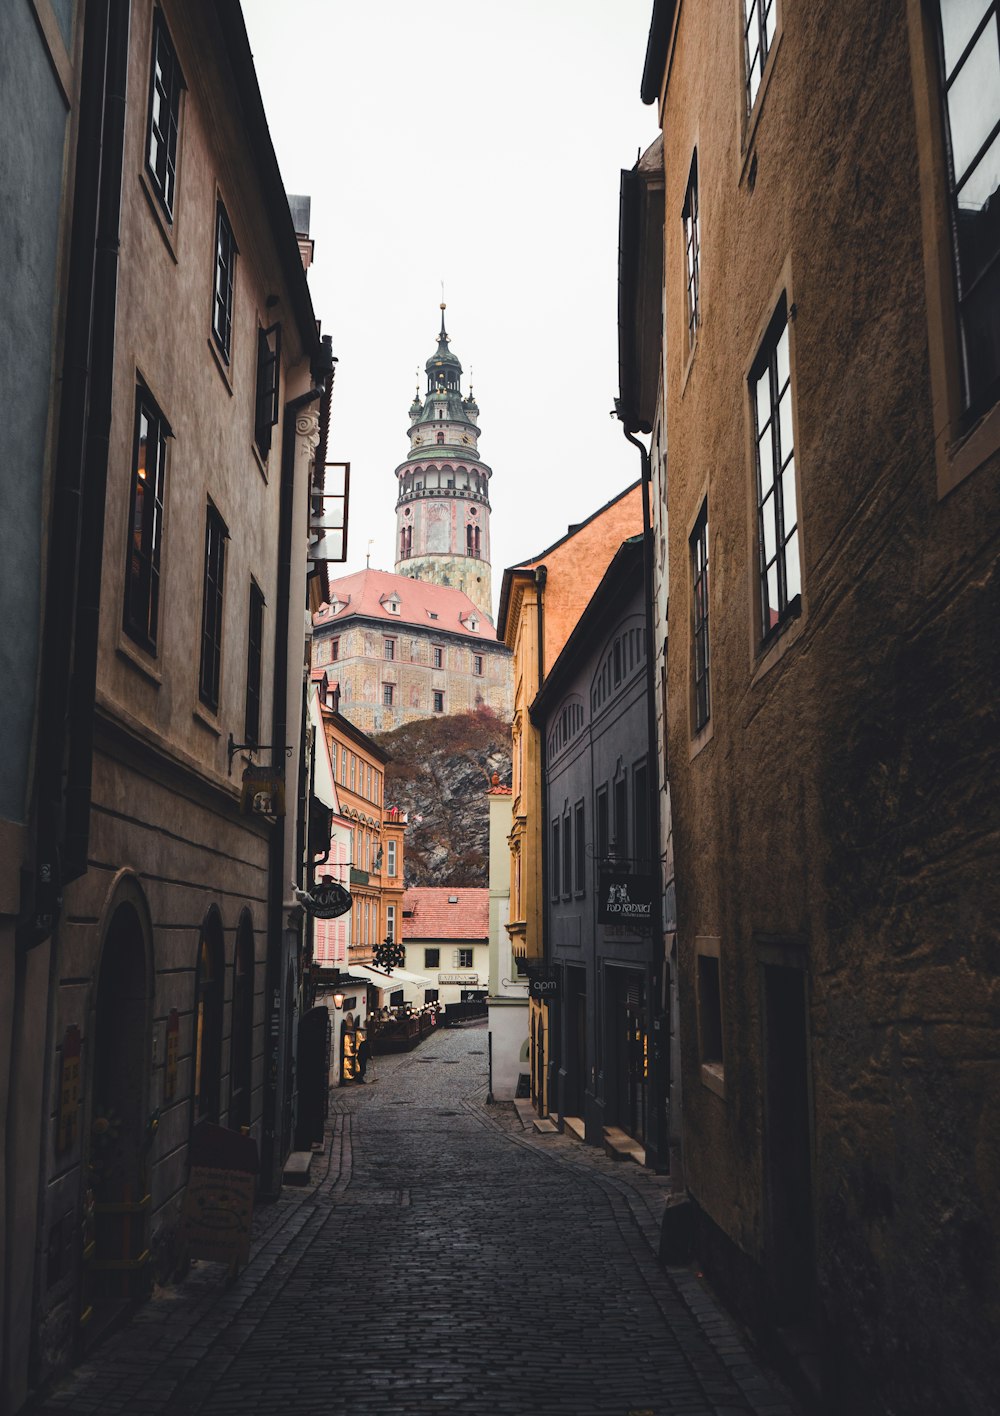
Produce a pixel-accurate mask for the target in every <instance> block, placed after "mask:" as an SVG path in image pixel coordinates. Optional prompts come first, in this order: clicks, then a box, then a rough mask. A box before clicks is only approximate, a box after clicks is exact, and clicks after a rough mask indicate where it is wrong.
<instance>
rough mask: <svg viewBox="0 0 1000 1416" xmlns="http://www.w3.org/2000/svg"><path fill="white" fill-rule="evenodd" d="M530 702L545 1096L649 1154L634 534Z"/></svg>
mask: <svg viewBox="0 0 1000 1416" xmlns="http://www.w3.org/2000/svg"><path fill="white" fill-rule="evenodd" d="M531 716H532V720H533V721H534V722H535V724H536V726H537V727H538V729H539V731H540V733H541V736H542V742H543V744H544V748H543V768H542V771H543V782H544V792H543V800H544V812H545V823H546V828H545V829H546V840H545V853H544V854H545V870H544V875H545V880H544V891H545V900H546V939H547V948H546V972H545V975H544V977H545V979H546V985H545V986H547V987H548V989H549V990H554V991H555V992H556V994H557V997H558V1006H557V1007H556V1009H555V1010H554V1012H555V1019H556V1026H555V1028H554V1029H553V1034H554V1036H553V1046H552V1054H551V1055H552V1059H553V1060H552V1064H551V1065H552V1069H553V1075H552V1076H551V1077H550V1092H549V1094H550V1097H552V1098H553V1101H554V1105H553V1107H552V1109H553V1110H554V1111H555V1112H556V1113H557V1115H558V1117H559V1121H560V1124H561V1125H562V1126H563V1127H569V1128H571V1129H573V1130H576V1131H577V1133H578V1134H579V1133H580V1132H581V1130H582V1132H583V1135H584V1138H585V1140H586V1141H587V1142H588V1143H590V1144H595V1145H601V1144H605V1143H606V1142H609V1141H610V1143H611V1144H614V1145H616V1146H617V1147H618V1148H622V1147H626V1148H629V1147H630V1148H631V1149H632V1150H633V1152H634V1153H637V1154H638V1152H642V1155H641V1156H640V1158H641V1159H644V1160H645V1159H647V1156H646V1150H647V1149H650V1151H651V1154H650V1155H649V1157H648V1159H649V1161H650V1163H654V1161H655V1156H654V1154H652V1152H653V1151H655V1150H657V1149H658V1146H659V1138H660V1137H661V1136H662V1112H663V1099H662V1098H663V1089H662V1085H661V1084H659V1082H658V1081H657V1080H656V1078H655V1077H654V1069H653V1067H652V1052H653V1042H654V1033H655V1029H656V1027H657V1026H658V1025H659V1024H660V1023H661V1022H662V1015H661V1009H660V1001H661V1000H660V998H659V993H660V988H661V983H660V971H659V970H658V969H657V968H656V960H657V958H658V957H660V955H661V954H662V945H661V943H660V940H659V938H658V932H659V931H658V928H657V917H658V911H657V907H656V901H655V899H654V890H653V884H652V882H653V880H654V879H658V877H657V875H656V871H657V850H656V846H655V844H654V842H655V835H654V830H653V825H652V820H653V796H654V792H653V789H652V787H651V781H650V772H651V770H655V764H651V763H650V761H649V748H648V743H649V738H648V724H649V717H648V703H647V665H646V633H645V612H644V605H643V578H642V538H641V537H639V536H636V537H633V538H632V539H630V540H628V541H625V542H624V543H623V544H622V546H621V548H620V549H619V551H618V552H617V554H616V556H615V558H614V560H613V561H612V562H611V565H610V566H609V567H608V570H607V572H606V573H605V576H604V579H603V580H602V581H601V583H600V585H599V586H598V588H597V590H596V592H595V594H594V596H593V598H592V600H591V602H590V604H589V606H588V607H587V610H586V611H585V613H584V614H583V616H582V617H581V619H580V621H579V623H578V624H577V626H576V629H575V630H574V632H573V634H572V635H571V636H570V638H569V640H568V641H567V643H566V646H565V648H564V649H563V651H562V653H561V654H560V655H559V658H558V659H557V660H556V662H555V664H554V665H553V667H552V670H551V672H550V673H549V675H548V676H547V678H546V680H545V684H544V686H543V688H542V690H541V692H540V693H539V694H538V696H537V697H536V699H535V702H534V704H533V705H532V709H531ZM550 997H551V991H550ZM621 1132H624V1133H625V1134H624V1136H622V1135H621V1134H619V1133H621Z"/></svg>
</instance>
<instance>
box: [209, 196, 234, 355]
mask: <svg viewBox="0 0 1000 1416" xmlns="http://www.w3.org/2000/svg"><path fill="white" fill-rule="evenodd" d="M238 254H239V251H238V249H237V246H236V237H235V236H234V234H233V224H232V222H231V221H230V220H229V213H228V212H227V211H226V208H225V204H224V203H223V200H222V198H221V197H217V198H216V202H215V273H214V277H213V280H212V338H213V340H214V341H215V347H216V348H217V349H218V351H219V355H220V357H221V358H222V360H223V361H224V362H225V363H226V364H227V365H228V363H229V360H230V356H231V354H232V344H233V301H234V290H235V282H236V257H237V255H238Z"/></svg>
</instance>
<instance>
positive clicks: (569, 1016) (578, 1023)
mask: <svg viewBox="0 0 1000 1416" xmlns="http://www.w3.org/2000/svg"><path fill="white" fill-rule="evenodd" d="M586 1091H587V974H586V970H584V969H567V970H566V1095H565V1113H564V1114H565V1115H566V1116H579V1117H580V1118H581V1119H582V1117H583V1115H584V1098H585V1096H586Z"/></svg>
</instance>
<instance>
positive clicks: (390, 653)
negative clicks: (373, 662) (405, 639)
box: [382, 635, 396, 663]
mask: <svg viewBox="0 0 1000 1416" xmlns="http://www.w3.org/2000/svg"><path fill="white" fill-rule="evenodd" d="M382 657H383V659H386V660H388V661H389V662H390V663H395V661H396V641H395V639H394V638H392V637H390V636H388V635H383V636H382Z"/></svg>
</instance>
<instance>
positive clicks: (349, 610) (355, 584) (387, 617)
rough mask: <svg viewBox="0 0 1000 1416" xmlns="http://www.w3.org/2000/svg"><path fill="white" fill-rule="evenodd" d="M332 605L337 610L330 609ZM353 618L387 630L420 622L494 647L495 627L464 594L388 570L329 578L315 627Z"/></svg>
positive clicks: (359, 572)
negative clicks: (393, 606) (359, 617)
mask: <svg viewBox="0 0 1000 1416" xmlns="http://www.w3.org/2000/svg"><path fill="white" fill-rule="evenodd" d="M391 604H398V606H399V608H398V611H397V610H394V609H391V608H390V605H391ZM334 605H338V606H339V609H336V610H334V608H333V607H334ZM355 615H363V616H364V617H365V618H366V619H375V620H380V621H381V622H382V623H383V624H384V625H385V626H386V627H388V626H389V625H391V624H419V625H422V626H423V627H424V628H425V629H432V630H435V631H439V632H441V633H451V634H468V635H471V636H472V637H474V638H476V639H483V640H486V641H492V642H493V643H496V637H497V632H496V629H495V628H494V627H493V625H492V624H491V623H490V621H489V619H488V618H487V616H486V615H484V614H483V612H482V610H481V609H479V607H478V606H477V605H475V604H473V602H472V601H471V600H470V599H469V597H468V595H466V593H465V591H464V590H458V589H456V588H455V587H454V586H453V585H434V584H432V583H431V582H430V581H429V580H413V579H411V578H410V576H408V575H393V574H391V573H390V572H389V571H387V570H358V571H355V573H354V574H353V575H343V576H341V577H340V578H339V579H337V580H331V581H330V592H329V596H328V603H327V604H326V605H324V606H323V608H322V609H321V610H320V611H319V613H318V614H317V615H316V616H315V617H314V623H315V624H316V625H321V626H324V627H325V626H327V625H332V624H340V623H342V622H344V621H346V620H349V619H353V618H354V616H355ZM473 624H475V625H476V628H475V629H473V628H472V625H473Z"/></svg>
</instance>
